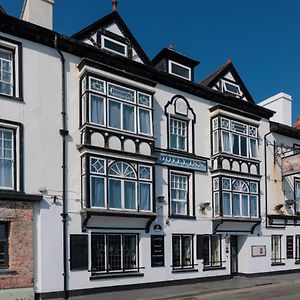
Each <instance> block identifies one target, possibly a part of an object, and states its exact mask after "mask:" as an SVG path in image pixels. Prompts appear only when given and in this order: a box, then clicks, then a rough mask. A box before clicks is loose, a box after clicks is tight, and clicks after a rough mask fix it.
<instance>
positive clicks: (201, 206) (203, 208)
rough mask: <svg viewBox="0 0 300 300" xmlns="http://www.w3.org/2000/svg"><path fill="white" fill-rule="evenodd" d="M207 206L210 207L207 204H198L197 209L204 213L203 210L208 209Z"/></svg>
mask: <svg viewBox="0 0 300 300" xmlns="http://www.w3.org/2000/svg"><path fill="white" fill-rule="evenodd" d="M209 206H210V203H209V202H205V203H200V204H199V209H200V210H201V211H204V210H205V208H208V207H209Z"/></svg>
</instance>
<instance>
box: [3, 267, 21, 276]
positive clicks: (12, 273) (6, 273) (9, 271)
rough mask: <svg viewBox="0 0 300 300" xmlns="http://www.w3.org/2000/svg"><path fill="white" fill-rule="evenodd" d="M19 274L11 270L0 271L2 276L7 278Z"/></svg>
mask: <svg viewBox="0 0 300 300" xmlns="http://www.w3.org/2000/svg"><path fill="white" fill-rule="evenodd" d="M17 274H18V272H17V271H15V270H10V269H0V276H5V275H17Z"/></svg>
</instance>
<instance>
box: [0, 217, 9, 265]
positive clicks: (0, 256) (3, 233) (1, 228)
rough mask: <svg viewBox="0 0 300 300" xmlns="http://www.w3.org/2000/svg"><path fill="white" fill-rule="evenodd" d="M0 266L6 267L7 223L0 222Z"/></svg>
mask: <svg viewBox="0 0 300 300" xmlns="http://www.w3.org/2000/svg"><path fill="white" fill-rule="evenodd" d="M0 268H1V269H7V268H8V223H7V222H1V223H0Z"/></svg>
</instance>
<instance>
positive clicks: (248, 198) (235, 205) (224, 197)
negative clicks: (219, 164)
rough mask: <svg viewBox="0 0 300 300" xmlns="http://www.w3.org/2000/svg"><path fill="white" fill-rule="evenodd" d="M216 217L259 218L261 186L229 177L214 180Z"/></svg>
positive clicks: (253, 182)
mask: <svg viewBox="0 0 300 300" xmlns="http://www.w3.org/2000/svg"><path fill="white" fill-rule="evenodd" d="M213 189H214V191H213V202H214V215H215V216H230V217H245V218H258V217H259V184H258V182H256V181H250V180H243V179H238V178H229V177H221V176H220V177H216V178H214V179H213Z"/></svg>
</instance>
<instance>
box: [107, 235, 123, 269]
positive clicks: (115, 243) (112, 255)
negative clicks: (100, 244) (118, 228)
mask: <svg viewBox="0 0 300 300" xmlns="http://www.w3.org/2000/svg"><path fill="white" fill-rule="evenodd" d="M107 249H108V270H121V236H120V235H108V236H107Z"/></svg>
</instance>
